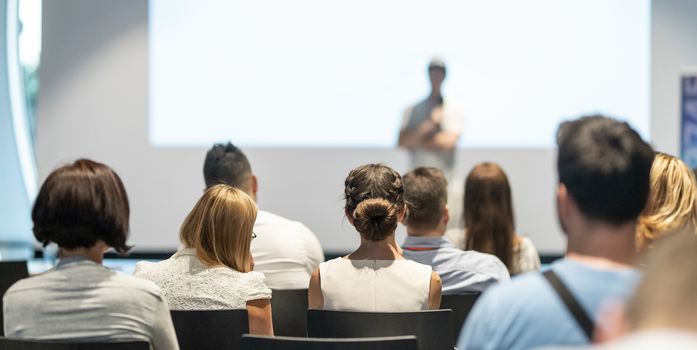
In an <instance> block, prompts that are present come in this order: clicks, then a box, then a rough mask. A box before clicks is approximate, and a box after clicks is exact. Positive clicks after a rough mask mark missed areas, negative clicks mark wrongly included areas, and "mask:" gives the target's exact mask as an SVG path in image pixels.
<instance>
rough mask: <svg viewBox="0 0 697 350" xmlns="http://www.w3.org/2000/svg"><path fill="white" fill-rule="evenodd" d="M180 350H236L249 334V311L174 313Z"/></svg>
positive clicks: (173, 317)
mask: <svg viewBox="0 0 697 350" xmlns="http://www.w3.org/2000/svg"><path fill="white" fill-rule="evenodd" d="M171 313H172V322H174V330H175V331H176V332H177V340H178V341H179V349H180V350H197V349H207V350H216V349H221V350H222V349H224V350H234V349H239V347H240V338H241V337H242V334H244V333H249V316H247V310H246V309H242V310H195V311H188V310H187V311H184V310H172V311H171Z"/></svg>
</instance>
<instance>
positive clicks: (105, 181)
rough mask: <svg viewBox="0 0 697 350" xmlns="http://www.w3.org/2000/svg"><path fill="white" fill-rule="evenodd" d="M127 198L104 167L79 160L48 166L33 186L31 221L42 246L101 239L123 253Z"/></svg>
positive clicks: (88, 243)
mask: <svg viewBox="0 0 697 350" xmlns="http://www.w3.org/2000/svg"><path fill="white" fill-rule="evenodd" d="M128 216H129V206H128V196H127V195H126V189H125V188H124V186H123V182H121V178H119V176H118V175H117V174H116V173H115V172H114V171H113V170H112V169H111V168H109V167H108V166H106V165H104V164H102V163H98V162H95V161H92V160H89V159H79V160H77V161H75V162H74V163H72V164H69V165H65V166H62V167H60V168H58V169H56V170H54V171H53V172H52V173H51V174H50V175H48V178H46V181H44V183H43V185H41V189H40V190H39V194H38V196H37V197H36V201H35V202H34V208H33V209H32V213H31V219H32V221H33V222H34V228H33V231H34V236H35V237H36V239H37V240H38V241H39V242H41V243H42V244H43V245H44V246H46V245H48V244H49V243H50V242H55V243H56V244H57V245H58V246H59V247H61V248H65V249H75V248H79V247H85V248H90V247H93V246H94V245H95V244H96V243H97V241H103V242H104V243H106V244H107V245H109V246H110V247H113V248H114V249H116V251H117V252H119V253H124V252H127V251H128V250H129V249H130V248H131V247H129V246H128V245H126V239H127V238H128Z"/></svg>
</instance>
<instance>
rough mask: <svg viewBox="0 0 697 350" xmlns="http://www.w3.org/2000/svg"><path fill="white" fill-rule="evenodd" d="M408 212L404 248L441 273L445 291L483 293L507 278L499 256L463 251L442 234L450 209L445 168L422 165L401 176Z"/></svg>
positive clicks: (419, 260) (412, 257)
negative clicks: (443, 169) (442, 169)
mask: <svg viewBox="0 0 697 350" xmlns="http://www.w3.org/2000/svg"><path fill="white" fill-rule="evenodd" d="M402 183H403V184H404V199H405V201H406V202H407V208H408V215H407V217H406V219H405V220H404V221H403V222H402V223H403V224H404V225H406V227H407V234H408V237H407V238H406V240H404V245H403V246H402V249H403V251H404V253H403V254H404V257H405V258H407V259H409V260H414V261H416V262H419V263H422V264H425V265H431V266H432V267H433V270H434V271H435V272H436V273H438V275H440V278H441V281H442V283H443V294H444V295H446V294H458V293H462V292H472V291H475V292H481V291H483V290H484V289H485V288H487V287H489V286H490V285H492V284H494V283H496V282H499V281H508V280H509V279H510V277H509V275H508V269H506V266H505V265H504V264H503V263H502V262H501V260H499V259H498V258H497V257H495V256H493V255H490V254H484V253H480V252H476V251H472V250H470V251H463V250H460V249H458V248H456V247H455V246H454V245H453V243H452V242H450V240H448V239H447V238H445V237H443V235H444V234H445V230H446V227H447V225H448V221H449V220H450V211H449V210H448V205H447V201H448V192H447V188H448V181H447V180H446V179H445V175H444V174H443V171H441V170H440V169H438V168H433V167H420V168H416V169H414V170H413V171H410V172H408V173H407V174H405V175H404V176H403V177H402Z"/></svg>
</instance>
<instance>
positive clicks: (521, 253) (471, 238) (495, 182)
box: [447, 163, 540, 276]
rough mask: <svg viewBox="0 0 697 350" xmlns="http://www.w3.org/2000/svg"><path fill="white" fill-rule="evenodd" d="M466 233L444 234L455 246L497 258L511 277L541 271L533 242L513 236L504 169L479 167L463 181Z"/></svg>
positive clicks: (511, 210)
mask: <svg viewBox="0 0 697 350" xmlns="http://www.w3.org/2000/svg"><path fill="white" fill-rule="evenodd" d="M463 210H464V218H465V226H466V227H465V230H464V231H462V230H458V229H451V230H449V231H448V233H447V237H449V238H450V239H451V240H452V241H453V242H455V245H456V246H457V247H459V248H461V249H465V250H476V251H479V252H483V253H489V254H493V255H496V256H497V257H498V258H499V259H501V261H502V262H503V263H504V264H505V265H506V267H507V268H508V271H509V272H510V274H511V276H514V275H518V274H521V273H524V272H528V271H538V270H540V256H539V255H538V254H537V250H536V249H535V246H534V245H533V244H532V241H531V240H530V239H529V238H527V237H525V236H521V235H519V234H517V233H516V232H515V223H514V220H513V201H512V199H511V186H510V185H509V184H508V177H507V176H506V173H504V171H503V169H501V167H499V166H498V165H496V164H494V163H481V164H478V165H476V166H475V167H474V168H473V169H472V171H470V173H469V175H468V176H467V180H466V181H465V200H464V209H463Z"/></svg>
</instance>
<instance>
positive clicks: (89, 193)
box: [3, 159, 179, 350]
mask: <svg viewBox="0 0 697 350" xmlns="http://www.w3.org/2000/svg"><path fill="white" fill-rule="evenodd" d="M128 216H129V206H128V197H127V195H126V190H125V189H124V186H123V183H122V182H121V179H120V178H119V176H118V175H117V174H116V173H115V172H114V171H113V170H111V169H110V168H109V167H108V166H106V165H104V164H100V163H97V162H93V161H91V160H87V159H81V160H78V161H76V162H74V163H72V164H70V165H66V166H63V167H60V168H58V169H56V170H55V171H53V172H52V173H51V174H50V175H49V176H48V178H47V179H46V181H45V182H44V184H43V185H42V186H41V190H40V191H39V194H38V197H37V198H36V202H35V203H34V208H33V210H32V220H33V221H34V236H36V239H38V240H39V242H41V243H42V244H44V245H47V244H49V243H51V242H54V243H56V244H57V245H58V247H59V251H58V256H59V259H60V260H59V262H58V265H57V266H56V267H55V268H53V269H50V270H48V271H47V272H44V273H42V274H40V275H37V276H34V277H30V278H27V279H24V280H21V281H19V282H17V283H15V284H14V285H13V286H12V287H10V289H9V290H8V291H7V292H6V293H5V296H4V299H3V305H4V310H3V312H4V316H5V336H7V337H8V338H22V339H35V340H56V341H74V342H119V341H146V342H149V343H150V344H151V346H152V348H153V349H156V350H171V349H178V348H179V345H178V344H177V337H176V334H175V332H174V326H173V325H172V319H171V317H170V313H169V309H168V308H167V304H165V301H164V299H163V298H162V296H161V294H160V289H159V288H158V287H157V286H156V285H155V284H153V283H152V282H149V281H146V280H143V279H140V278H135V277H132V276H128V275H124V274H122V273H119V272H115V271H111V270H109V269H107V268H106V267H104V266H102V259H103V258H102V256H103V254H104V252H105V251H106V250H107V249H109V248H114V249H116V251H117V252H120V253H124V252H126V251H128V250H129V249H130V247H129V246H128V245H127V244H126V239H127V234H128Z"/></svg>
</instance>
